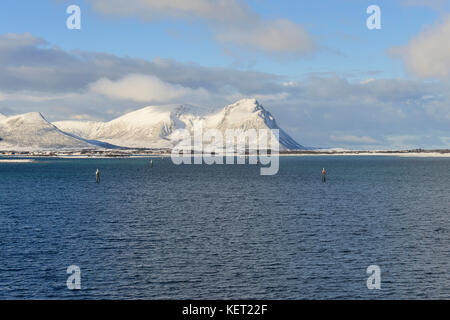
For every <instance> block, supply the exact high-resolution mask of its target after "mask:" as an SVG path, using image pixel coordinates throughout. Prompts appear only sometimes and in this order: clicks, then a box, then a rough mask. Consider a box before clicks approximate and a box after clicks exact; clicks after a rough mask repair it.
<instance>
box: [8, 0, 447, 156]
mask: <svg viewBox="0 0 450 320" xmlns="http://www.w3.org/2000/svg"><path fill="white" fill-rule="evenodd" d="M70 5H77V6H78V7H79V8H80V10H81V17H80V21H81V29H69V28H68V27H67V25H66V20H67V19H68V18H69V17H70V16H71V14H70V13H67V12H66V9H67V8H68V7H69V6H70ZM370 5H377V6H378V7H379V8H380V17H381V18H380V26H381V28H380V29H369V28H368V27H367V24H366V21H367V19H368V18H369V17H370V16H371V13H367V8H368V7H369V6H370ZM449 39H450V1H449V0H428V1H425V0H371V1H365V0H340V1H338V0H321V1H294V0H292V1H288V0H278V1H267V0H266V1H263V0H247V1H245V0H189V1H186V0H127V1H121V0H80V1H75V0H71V1H64V0H41V1H26V0H2V1H1V2H0V113H2V114H4V115H13V114H20V113H26V112H33V111H39V112H41V113H42V114H43V115H44V116H45V117H46V118H47V119H48V120H49V121H57V120H67V119H77V120H101V121H107V120H111V119H113V118H114V117H117V116H120V115H122V114H123V113H125V112H128V111H131V110H136V109H139V108H142V107H145V106H148V105H163V104H172V103H179V104H185V103H188V104H193V105H199V106H204V107H208V108H210V109H218V108H223V107H224V106H225V105H227V104H230V103H233V102H235V101H236V100H239V99H241V98H257V99H258V101H259V102H260V103H262V104H263V106H264V107H265V108H266V109H267V110H269V111H270V112H271V113H272V114H273V115H274V116H275V118H276V119H277V122H278V124H279V125H280V127H282V128H283V129H284V130H285V131H286V132H288V133H289V134H290V135H291V136H292V137H293V138H294V139H296V140H297V141H298V142H299V143H300V144H302V145H305V146H312V147H335V148H349V149H399V148H402V149H403V148H428V149H430V148H450V41H449Z"/></svg>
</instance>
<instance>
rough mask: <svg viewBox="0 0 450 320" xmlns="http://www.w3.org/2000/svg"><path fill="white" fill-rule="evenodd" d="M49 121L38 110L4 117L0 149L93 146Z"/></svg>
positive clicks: (0, 128)
mask: <svg viewBox="0 0 450 320" xmlns="http://www.w3.org/2000/svg"><path fill="white" fill-rule="evenodd" d="M93 147H94V146H93V145H92V144H90V143H88V142H86V141H85V140H83V139H81V138H78V137H75V136H72V135H69V134H67V133H65V132H62V131H61V130H59V129H58V128H56V127H55V126H54V125H53V124H51V123H49V122H48V121H47V120H45V118H44V117H43V116H42V114H40V113H39V112H31V113H25V114H21V115H16V116H11V117H6V118H4V119H1V121H0V149H4V150H11V149H14V150H20V149H68V148H77V149H81V148H93Z"/></svg>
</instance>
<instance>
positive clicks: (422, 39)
mask: <svg viewBox="0 0 450 320" xmlns="http://www.w3.org/2000/svg"><path fill="white" fill-rule="evenodd" d="M390 52H391V54H392V55H394V56H399V57H401V58H402V59H403V61H404V63H405V65H406V68H407V70H409V71H411V72H413V73H415V74H417V75H418V76H420V77H425V78H448V77H449V76H450V15H448V16H447V17H446V19H445V20H444V21H443V22H442V23H441V24H438V25H435V26H432V27H430V26H428V27H426V28H425V29H424V30H423V31H422V32H420V33H419V34H418V35H417V36H416V37H414V38H413V39H412V40H411V41H410V43H409V44H408V45H407V46H404V47H393V48H391V50H390Z"/></svg>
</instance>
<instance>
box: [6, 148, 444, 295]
mask: <svg viewBox="0 0 450 320" xmlns="http://www.w3.org/2000/svg"><path fill="white" fill-rule="evenodd" d="M151 159H152V160H153V166H151V165H150V158H120V159H119V158H117V159H116V158H114V159H57V158H36V159H35V161H34V162H29V163H25V162H23V163H19V162H11V163H7V162H0V179H1V181H0V299H450V192H449V189H450V159H449V158H414V157H390V156H284V157H280V168H279V172H278V174H276V175H272V176H262V175H260V167H259V165H248V164H246V165H206V164H204V165H175V164H173V163H172V161H171V159H170V157H166V158H161V157H154V158H151ZM322 168H325V169H326V171H327V180H326V182H325V183H324V182H322V179H321V171H322ZM96 169H99V171H100V183H96V176H95V172H96ZM70 266H72V269H70V268H69V267H70ZM73 266H75V268H78V270H79V272H80V273H79V274H78V279H79V285H80V289H79V290H72V289H73V287H72V289H71V288H70V286H69V285H68V282H70V281H71V280H70V279H73V278H71V277H72V276H73V275H74V274H73V273H71V272H72V271H73V270H74V269H73ZM371 266H372V267H371ZM373 266H375V268H376V269H377V270H378V271H379V273H377V275H376V276H377V278H376V279H375V280H374V278H373V276H374V273H373V272H372V271H373V270H374V269H373V268H374V267H373ZM68 268H69V273H68ZM368 268H369V270H368ZM373 281H375V282H377V283H378V284H379V286H378V288H374V287H373V283H375V282H373ZM368 282H370V283H371V284H372V286H371V285H368ZM74 283H75V282H74Z"/></svg>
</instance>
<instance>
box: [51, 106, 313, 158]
mask: <svg viewBox="0 0 450 320" xmlns="http://www.w3.org/2000/svg"><path fill="white" fill-rule="evenodd" d="M54 125H55V126H57V127H58V128H59V129H60V130H62V131H65V132H68V133H70V134H72V135H75V136H78V137H82V138H83V139H87V140H97V141H101V142H106V143H109V144H112V145H117V146H122V147H129V148H171V147H173V146H174V145H175V144H176V143H177V142H178V141H179V139H180V130H181V129H187V130H189V131H192V130H193V129H194V128H196V127H199V126H202V128H203V129H218V130H220V131H222V132H225V130H226V129H241V130H247V129H256V130H258V129H279V130H280V149H284V150H286V149H287V150H297V149H304V147H303V146H302V145H300V144H298V143H297V142H296V141H295V140H294V139H292V138H291V137H290V136H289V135H288V134H287V133H286V132H285V131H283V130H282V129H281V128H280V127H279V126H278V124H277V123H276V121H275V119H274V117H273V116H272V115H271V114H270V112H268V111H267V110H265V109H264V107H263V106H262V105H261V104H260V103H258V101H257V100H256V99H243V100H240V101H238V102H236V103H233V104H231V105H228V106H226V107H225V108H224V109H222V110H220V111H218V112H212V113H208V112H205V111H204V110H200V111H199V109H198V108H196V107H192V106H189V105H169V106H149V107H145V108H143V109H140V110H137V111H133V112H130V113H127V114H125V115H123V116H121V117H119V118H117V119H114V120H112V121H109V122H93V121H87V122H83V121H60V122H55V123H54Z"/></svg>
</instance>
